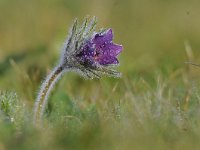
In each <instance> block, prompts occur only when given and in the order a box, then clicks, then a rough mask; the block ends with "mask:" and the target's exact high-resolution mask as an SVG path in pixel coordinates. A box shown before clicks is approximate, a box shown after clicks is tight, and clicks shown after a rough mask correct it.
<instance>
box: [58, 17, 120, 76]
mask: <svg viewBox="0 0 200 150" xmlns="http://www.w3.org/2000/svg"><path fill="white" fill-rule="evenodd" d="M95 26H96V18H95V17H94V18H93V19H92V20H91V21H89V20H88V18H86V19H85V21H84V22H83V24H82V25H81V26H78V23H77V20H76V21H75V23H74V25H73V27H72V29H71V32H70V35H69V37H68V39H67V41H66V43H65V45H64V49H63V54H62V57H61V63H60V66H61V67H62V68H66V69H71V70H75V71H77V72H80V73H81V74H82V75H83V76H85V77H87V78H94V77H97V78H100V77H101V76H102V75H103V74H107V75H110V76H115V77H119V76H120V73H119V72H117V71H115V70H113V69H112V67H113V66H115V65H116V64H119V61H118V59H117V56H118V55H119V53H120V52H121V51H122V49H123V48H122V46H121V45H118V44H114V43H113V41H112V40H113V32H112V29H107V30H105V29H104V30H102V31H99V32H96V31H95Z"/></svg>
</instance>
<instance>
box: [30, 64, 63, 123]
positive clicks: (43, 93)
mask: <svg viewBox="0 0 200 150" xmlns="http://www.w3.org/2000/svg"><path fill="white" fill-rule="evenodd" d="M63 71H64V69H63V67H61V66H58V67H56V68H55V69H54V70H53V71H52V73H51V74H50V75H49V76H47V78H46V80H45V81H44V82H43V84H42V86H41V89H40V91H39V93H38V97H37V100H36V102H35V108H34V118H33V119H34V124H35V125H37V126H40V125H41V120H42V115H43V112H44V109H45V107H46V105H47V102H48V97H49V94H50V92H51V90H52V89H53V87H54V85H55V83H56V82H57V81H58V79H59V78H60V76H61V75H62V73H63Z"/></svg>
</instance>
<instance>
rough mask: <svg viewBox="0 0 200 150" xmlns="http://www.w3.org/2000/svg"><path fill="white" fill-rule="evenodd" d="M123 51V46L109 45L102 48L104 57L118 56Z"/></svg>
mask: <svg viewBox="0 0 200 150" xmlns="http://www.w3.org/2000/svg"><path fill="white" fill-rule="evenodd" d="M122 49H123V47H122V45H118V44H113V43H108V44H106V45H105V46H104V47H102V48H101V51H102V53H103V55H107V56H117V55H118V54H119V53H120V52H121V51H122Z"/></svg>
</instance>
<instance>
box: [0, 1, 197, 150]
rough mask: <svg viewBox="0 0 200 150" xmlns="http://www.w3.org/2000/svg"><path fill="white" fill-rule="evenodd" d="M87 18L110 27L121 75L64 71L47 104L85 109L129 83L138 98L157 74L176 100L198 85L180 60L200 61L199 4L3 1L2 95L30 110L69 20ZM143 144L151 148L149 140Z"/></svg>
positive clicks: (0, 12) (0, 43)
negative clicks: (12, 95)
mask: <svg viewBox="0 0 200 150" xmlns="http://www.w3.org/2000/svg"><path fill="white" fill-rule="evenodd" d="M86 15H89V16H96V17H97V18H98V26H97V28H102V27H106V28H112V29H113V31H114V42H115V43H119V44H122V45H123V47H124V50H123V52H122V53H121V55H120V56H119V60H120V66H119V68H118V69H119V70H120V71H121V72H122V74H123V76H122V78H121V79H112V78H103V79H102V80H93V81H87V80H84V79H83V78H81V77H79V76H78V75H77V74H75V73H69V74H67V75H66V76H65V77H64V78H63V79H62V81H61V82H59V84H58V85H57V86H58V87H57V90H56V91H55V93H54V98H52V99H70V98H72V99H73V98H74V99H84V100H85V102H84V103H82V102H81V105H83V106H81V107H83V108H84V107H87V105H88V104H91V103H92V104H94V103H95V104H96V101H97V103H103V102H102V101H104V100H105V99H106V100H110V99H113V100H114V99H115V100H117V99H120V98H121V97H123V96H124V95H126V94H127V93H126V90H127V89H129V84H131V86H133V91H134V90H135V92H136V93H137V92H138V91H139V92H141V93H142V92H144V86H145V89H146V88H147V89H149V87H151V86H152V87H154V86H156V81H157V78H158V77H161V78H162V79H163V80H167V81H168V80H170V83H171V86H172V87H173V88H177V87H178V90H177V91H179V92H180V91H181V92H183V93H181V94H179V95H185V93H187V92H185V93H184V90H183V89H184V88H183V85H184V87H185V86H186V87H188V83H189V82H190V81H191V82H194V81H195V82H197V81H199V80H198V78H199V76H200V71H199V69H198V68H195V67H191V68H190V67H189V68H188V65H186V64H185V63H184V62H186V61H192V62H195V63H198V62H199V63H200V52H199V50H200V42H199V41H200V18H199V15H200V1H199V0H181V1H180V0H0V90H14V91H16V92H17V94H18V96H19V98H20V99H21V100H22V101H25V102H26V104H27V105H28V107H29V108H30V109H32V107H33V103H34V99H35V97H36V95H37V94H36V93H37V90H38V89H39V86H40V83H41V81H42V80H43V79H44V77H45V76H46V74H48V73H49V72H50V70H51V69H52V68H53V67H54V66H55V65H56V63H57V62H58V59H59V56H60V52H61V49H62V45H63V42H64V41H65V39H66V37H67V34H68V29H69V28H70V26H71V24H72V22H73V19H74V18H78V19H79V20H80V21H81V20H83V18H84V17H85V16H86ZM188 71H190V77H189V78H188V76H187V75H188V74H187V73H188ZM185 76H187V77H185ZM141 78H142V79H143V80H144V81H145V85H143V84H144V82H143V81H142V85H141V81H140V79H141ZM137 81H139V83H138V84H134V83H135V82H137ZM146 82H147V84H148V85H146ZM132 84H134V85H132ZM180 87H182V88H180ZM150 89H151V88H150ZM131 90H132V88H131ZM110 91H114V92H117V94H115V96H114V95H110ZM63 95H64V96H63ZM63 97H64V98H63ZM112 97H114V98H112ZM181 97H184V96H181ZM68 104H69V103H67V104H66V105H68ZM49 107H50V106H49ZM50 108H51V107H50ZM97 108H98V106H97ZM63 110H64V108H63ZM88 132H89V131H88ZM105 132H106V131H105ZM126 133H127V132H126ZM60 134H61V133H60ZM59 136H60V135H59ZM141 137H142V136H141ZM63 139H64V137H63ZM72 139H73V138H72ZM141 139H142V138H141ZM158 139H159V137H158ZM186 140H187V139H186ZM8 141H9V140H8ZM111 141H112V140H111ZM29 142H30V141H29ZM68 142H69V141H68ZM71 142H72V143H73V142H74V141H71ZM146 142H147V143H149V145H151V142H148V138H147V139H146ZM44 143H45V142H44ZM96 143H98V142H96ZM130 143H131V140H130ZM158 143H159V141H158ZM136 145H137V143H136ZM161 145H162V143H161ZM33 147H34V146H33ZM122 147H123V146H122ZM158 148H159V147H158Z"/></svg>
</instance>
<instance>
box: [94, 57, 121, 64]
mask: <svg viewBox="0 0 200 150" xmlns="http://www.w3.org/2000/svg"><path fill="white" fill-rule="evenodd" d="M97 62H98V63H99V64H100V65H111V64H118V63H119V61H118V60H117V58H116V57H110V56H107V57H106V56H105V57H100V58H98V60H97Z"/></svg>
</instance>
